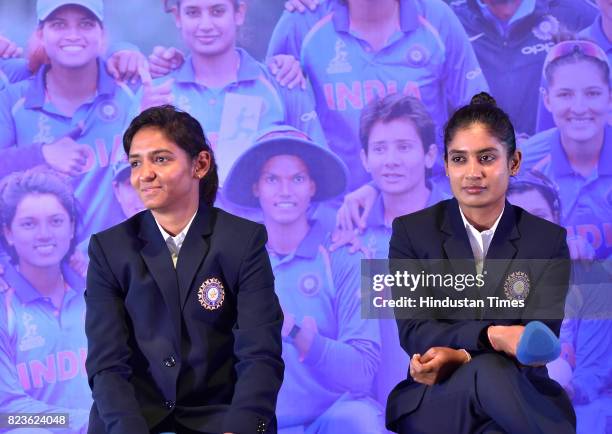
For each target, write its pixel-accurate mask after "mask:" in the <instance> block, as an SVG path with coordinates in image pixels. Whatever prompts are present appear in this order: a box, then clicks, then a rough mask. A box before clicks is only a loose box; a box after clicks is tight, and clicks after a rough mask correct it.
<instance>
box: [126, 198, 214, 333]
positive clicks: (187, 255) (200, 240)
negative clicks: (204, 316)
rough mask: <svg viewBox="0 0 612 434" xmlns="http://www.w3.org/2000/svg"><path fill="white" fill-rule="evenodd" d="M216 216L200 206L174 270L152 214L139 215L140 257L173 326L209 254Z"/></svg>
mask: <svg viewBox="0 0 612 434" xmlns="http://www.w3.org/2000/svg"><path fill="white" fill-rule="evenodd" d="M216 217H217V212H216V209H215V208H213V207H209V206H205V205H200V208H199V209H198V212H197V213H196V216H195V218H194V219H193V222H192V223H191V227H190V228H189V231H188V232H187V236H186V237H185V241H184V242H183V246H182V247H181V251H180V254H179V258H178V261H177V263H176V270H175V269H174V266H173V264H172V258H171V256H170V251H169V250H168V246H167V245H166V242H165V241H164V239H163V237H162V235H161V233H160V231H159V228H158V227H157V224H156V223H155V219H154V218H153V214H151V211H146V212H144V213H142V218H141V221H140V231H139V233H138V237H139V238H140V239H141V240H143V241H144V243H143V247H142V249H141V251H140V254H141V256H142V258H143V260H144V262H145V264H146V265H147V268H148V270H149V272H150V273H151V276H152V277H153V280H155V283H156V284H157V286H158V287H159V290H160V291H161V293H162V296H163V298H164V301H165V302H166V305H167V306H168V308H169V309H170V313H171V315H172V317H173V322H174V324H176V325H178V327H179V328H180V324H181V322H180V316H181V310H182V308H183V306H184V305H185V302H186V301H187V296H188V295H189V292H190V289H191V285H192V283H193V279H194V278H195V275H196V273H197V271H198V269H199V268H200V265H201V264H202V261H203V260H204V258H205V257H206V254H207V253H208V248H209V243H208V237H209V236H210V235H211V234H212V232H213V228H214V225H215V221H216ZM177 284H178V287H177ZM177 332H178V330H177Z"/></svg>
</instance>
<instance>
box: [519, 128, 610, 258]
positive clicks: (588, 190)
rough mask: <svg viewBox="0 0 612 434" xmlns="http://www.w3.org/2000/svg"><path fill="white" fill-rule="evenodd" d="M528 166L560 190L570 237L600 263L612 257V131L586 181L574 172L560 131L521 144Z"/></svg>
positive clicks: (526, 166)
mask: <svg viewBox="0 0 612 434" xmlns="http://www.w3.org/2000/svg"><path fill="white" fill-rule="evenodd" d="M521 150H522V152H523V155H524V166H523V167H522V169H521V170H529V169H532V168H533V169H536V170H539V171H541V172H542V173H544V175H546V176H548V177H549V178H550V180H551V181H553V182H554V183H555V184H556V185H557V186H558V188H559V196H560V200H561V213H562V215H561V224H562V225H563V226H565V227H566V229H567V234H568V237H572V236H574V235H580V236H582V237H583V238H585V239H586V240H587V241H588V242H589V243H590V244H591V245H592V246H593V248H594V249H595V255H596V258H597V259H608V258H610V257H611V255H612V127H611V126H609V125H608V126H606V129H605V133H604V144H603V147H602V149H601V154H600V157H599V164H598V166H597V168H596V170H594V171H593V173H592V174H591V175H590V176H588V177H586V178H585V177H584V176H582V175H581V174H579V173H577V172H575V171H574V169H573V168H572V166H571V165H570V163H569V161H568V159H567V156H566V154H565V151H564V150H563V147H562V145H561V136H560V134H559V130H558V129H556V128H553V129H551V130H547V131H544V132H542V133H538V134H536V135H535V136H533V137H531V138H530V139H529V140H527V141H526V142H524V143H522V144H521Z"/></svg>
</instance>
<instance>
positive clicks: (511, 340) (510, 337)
mask: <svg viewBox="0 0 612 434" xmlns="http://www.w3.org/2000/svg"><path fill="white" fill-rule="evenodd" d="M524 330H525V326H522V325H512V326H490V327H489V328H487V336H488V338H489V342H490V343H491V346H492V347H493V349H494V350H495V351H500V352H503V353H506V354H507V355H509V356H512V357H516V349H517V347H518V343H519V341H520V340H521V336H522V335H523V331H524Z"/></svg>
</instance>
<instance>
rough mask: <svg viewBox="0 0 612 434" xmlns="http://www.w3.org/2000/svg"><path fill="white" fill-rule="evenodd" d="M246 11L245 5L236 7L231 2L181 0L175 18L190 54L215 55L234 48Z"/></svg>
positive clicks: (220, 0) (230, 0)
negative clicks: (237, 32) (237, 31)
mask: <svg viewBox="0 0 612 434" xmlns="http://www.w3.org/2000/svg"><path fill="white" fill-rule="evenodd" d="M245 12H246V5H245V4H244V3H243V2H240V4H239V6H238V8H236V7H235V5H234V1H233V0H181V1H180V5H179V9H178V11H177V13H176V15H175V19H176V25H177V27H178V28H179V29H180V30H181V35H182V37H183V40H184V41H185V44H187V46H188V47H189V49H190V50H191V51H192V52H193V53H195V54H199V55H203V56H218V55H221V54H224V53H226V52H228V51H229V50H233V49H234V47H235V45H236V30H237V28H238V26H241V25H242V24H243V23H244V16H245Z"/></svg>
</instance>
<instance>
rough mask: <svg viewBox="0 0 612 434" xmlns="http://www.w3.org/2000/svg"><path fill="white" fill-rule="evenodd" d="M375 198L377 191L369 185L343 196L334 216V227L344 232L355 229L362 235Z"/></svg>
mask: <svg viewBox="0 0 612 434" xmlns="http://www.w3.org/2000/svg"><path fill="white" fill-rule="evenodd" d="M377 197H378V191H376V189H375V188H374V187H372V186H371V185H369V184H365V185H363V186H361V187H359V188H358V189H357V190H355V191H352V192H350V193H349V194H347V195H346V196H344V202H343V203H342V206H341V207H340V209H339V210H338V213H337V214H336V227H338V228H339V229H341V230H345V231H352V230H353V229H355V228H357V229H358V230H359V232H360V233H362V232H363V231H364V230H365V228H366V226H367V224H366V222H367V221H368V216H369V215H370V211H371V210H372V206H373V205H374V202H375V201H376V198H377ZM334 241H335V240H334Z"/></svg>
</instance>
